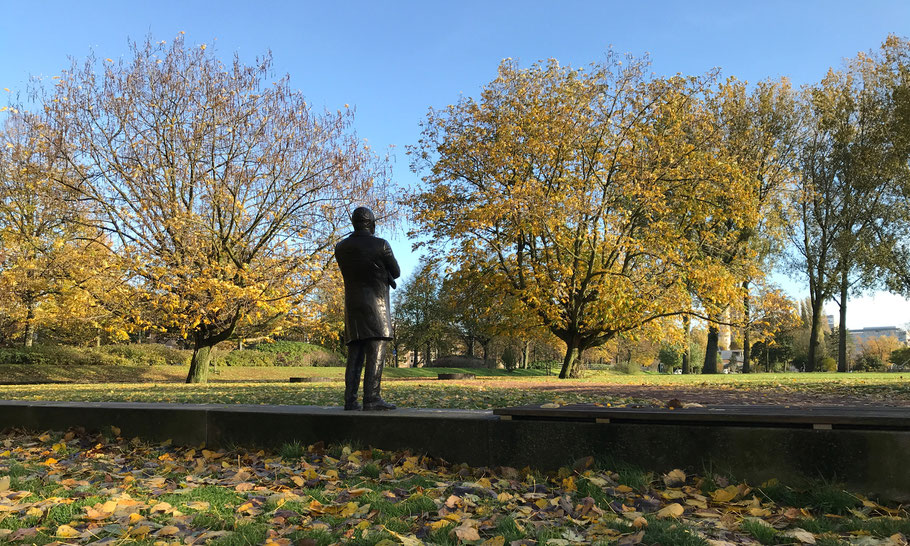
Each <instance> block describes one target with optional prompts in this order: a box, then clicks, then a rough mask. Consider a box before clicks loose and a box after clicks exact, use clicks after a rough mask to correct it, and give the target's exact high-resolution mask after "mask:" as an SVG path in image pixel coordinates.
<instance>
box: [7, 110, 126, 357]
mask: <svg viewBox="0 0 910 546" xmlns="http://www.w3.org/2000/svg"><path fill="white" fill-rule="evenodd" d="M7 110H9V109H7ZM10 112H12V114H11V115H10V116H9V117H8V118H7V119H6V122H5V124H4V128H3V130H2V131H0V146H2V148H0V292H2V293H3V294H4V297H3V300H2V301H3V303H2V305H0V313H2V314H3V315H4V318H5V320H4V322H5V323H6V328H5V330H6V332H7V335H10V336H12V337H15V338H19V339H21V340H22V344H23V345H24V346H26V347H31V346H32V343H33V341H34V339H35V338H36V336H37V335H38V332H39V330H40V331H44V332H46V333H53V334H54V336H53V337H55V338H56V339H58V340H60V339H65V340H66V341H70V342H86V341H88V340H91V339H95V338H99V337H100V335H101V333H102V331H103V330H105V329H109V330H110V331H111V333H114V334H115V336H116V335H118V334H122V331H121V329H120V328H118V327H116V321H115V320H113V319H112V316H111V315H110V313H108V312H107V311H106V310H105V309H104V308H103V307H102V306H100V305H99V304H98V301H97V300H96V298H95V297H94V294H95V293H97V292H101V291H103V290H105V288H104V287H109V285H111V284H112V283H113V282H114V279H115V278H116V274H117V271H116V268H114V267H112V264H113V259H112V258H113V257H112V256H111V254H110V252H109V251H108V248H107V245H106V244H105V238H104V236H103V234H102V233H101V232H100V231H99V230H98V229H95V228H93V227H92V226H90V225H87V222H86V220H87V218H88V213H89V211H88V210H87V209H86V208H85V207H84V206H83V205H82V204H81V203H79V201H78V199H76V196H75V194H74V193H73V192H68V191H61V188H60V187H59V185H58V184H57V183H56V182H55V181H54V179H55V178H57V177H59V176H61V175H62V174H63V170H62V169H61V166H60V164H59V163H60V162H59V161H58V160H57V159H56V158H55V157H54V154H53V153H52V150H51V149H50V148H49V147H48V146H47V143H46V141H44V140H43V139H42V137H41V133H40V132H39V131H38V130H37V129H38V127H40V125H38V124H36V123H35V120H34V118H33V117H30V116H29V115H27V114H24V113H20V112H18V111H15V112H14V111H12V110H10Z"/></svg>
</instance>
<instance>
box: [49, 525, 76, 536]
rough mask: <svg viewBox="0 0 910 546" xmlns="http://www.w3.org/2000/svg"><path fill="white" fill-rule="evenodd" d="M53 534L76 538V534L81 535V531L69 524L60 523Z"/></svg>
mask: <svg viewBox="0 0 910 546" xmlns="http://www.w3.org/2000/svg"><path fill="white" fill-rule="evenodd" d="M54 535H55V536H58V537H61V538H76V537H78V536H81V535H82V533H80V532H79V531H77V530H75V529H73V528H72V527H70V526H69V525H61V526H59V527H57V531H56V532H55V533H54Z"/></svg>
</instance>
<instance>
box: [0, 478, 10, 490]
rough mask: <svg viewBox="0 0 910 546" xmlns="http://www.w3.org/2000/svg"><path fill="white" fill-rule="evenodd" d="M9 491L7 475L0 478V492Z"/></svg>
mask: <svg viewBox="0 0 910 546" xmlns="http://www.w3.org/2000/svg"><path fill="white" fill-rule="evenodd" d="M2 491H9V476H3V477H2V478H0V492H2Z"/></svg>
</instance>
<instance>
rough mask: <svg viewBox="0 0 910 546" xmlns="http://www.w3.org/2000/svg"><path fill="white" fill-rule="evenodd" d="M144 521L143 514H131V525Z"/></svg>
mask: <svg viewBox="0 0 910 546" xmlns="http://www.w3.org/2000/svg"><path fill="white" fill-rule="evenodd" d="M144 519H145V517H143V515H142V514H139V513H137V512H133V513H132V514H130V525H133V524H134V523H139V522H140V521H142V520H144Z"/></svg>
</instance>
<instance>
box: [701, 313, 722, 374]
mask: <svg viewBox="0 0 910 546" xmlns="http://www.w3.org/2000/svg"><path fill="white" fill-rule="evenodd" d="M717 338H718V331H717V325H716V324H711V325H709V326H708V344H707V346H706V347H705V363H704V365H703V366H702V368H701V373H703V374H714V373H717V371H718V370H717V342H718V339H717Z"/></svg>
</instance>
